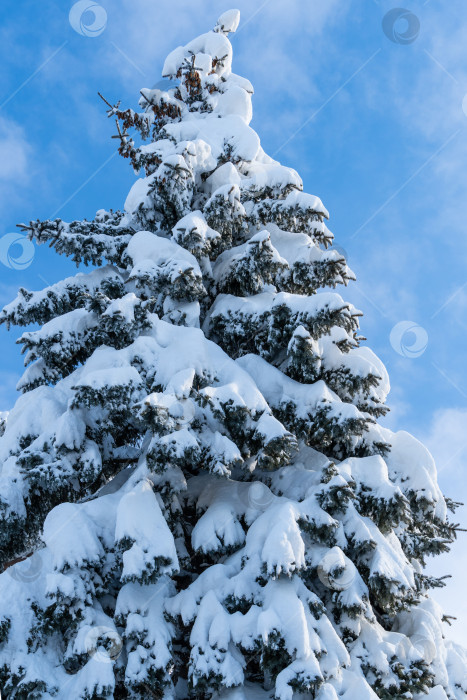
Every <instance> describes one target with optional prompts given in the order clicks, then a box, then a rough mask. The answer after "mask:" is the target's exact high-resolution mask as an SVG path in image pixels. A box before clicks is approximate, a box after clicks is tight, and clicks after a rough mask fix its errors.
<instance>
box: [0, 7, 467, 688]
mask: <svg viewBox="0 0 467 700" xmlns="http://www.w3.org/2000/svg"><path fill="white" fill-rule="evenodd" d="M238 21H239V13H238V11H236V10H233V11H229V12H227V13H225V14H224V15H222V17H221V18H220V19H219V20H218V23H217V25H216V26H215V28H214V30H213V31H211V32H208V33H207V34H204V35H202V36H200V37H198V38H197V39H195V40H194V41H192V42H191V43H189V44H187V45H186V46H184V47H180V48H178V49H176V50H175V51H174V52H173V53H171V54H170V55H169V57H168V59H167V61H166V63H165V66H164V71H163V73H164V75H165V76H167V77H169V78H170V79H172V80H173V81H176V82H177V86H176V87H173V88H172V89H169V90H168V91H167V92H162V91H160V90H149V89H145V90H142V91H141V99H140V107H141V111H140V112H134V111H133V110H131V109H128V110H122V109H121V108H120V106H119V105H117V106H111V105H110V104H108V106H109V116H111V117H115V118H116V121H117V125H118V136H119V138H120V148H119V151H120V153H121V155H122V156H124V157H125V158H128V159H129V160H130V161H131V164H132V165H133V167H134V169H135V171H136V173H137V174H138V175H139V176H140V177H139V179H137V181H136V183H135V185H134V186H133V188H132V189H131V192H130V194H129V196H128V198H127V200H126V203H125V206H124V210H123V211H117V212H113V211H111V212H105V211H99V212H98V213H97V215H96V218H95V219H94V220H93V221H86V220H84V221H75V222H73V223H65V222H63V221H61V220H60V219H58V220H55V221H44V222H40V221H36V222H31V223H30V225H29V226H25V227H24V228H25V229H26V230H27V231H28V232H29V235H30V237H31V238H33V239H35V240H36V241H37V242H38V243H43V242H46V241H49V243H50V245H51V246H52V247H53V248H55V250H56V251H57V252H58V253H60V254H65V255H67V256H69V257H71V258H72V259H73V260H75V261H76V263H77V264H79V263H82V262H84V263H86V264H91V265H92V268H93V269H92V271H91V272H89V273H86V274H83V273H80V274H77V275H76V276H75V277H70V278H68V279H66V280H64V281H62V282H60V283H58V284H54V285H52V286H50V287H48V288H47V289H45V290H43V291H41V292H29V291H26V290H25V289H20V291H19V295H18V297H17V299H16V300H15V301H14V302H13V303H11V304H10V305H8V306H7V307H5V309H4V310H3V312H2V316H1V321H3V322H4V323H6V324H7V325H9V324H19V325H29V324H31V323H36V324H39V326H40V328H39V330H35V331H28V332H25V333H24V334H23V336H22V337H21V338H20V340H19V342H20V343H21V345H22V347H23V350H24V351H25V353H26V364H27V365H28V368H27V369H26V372H25V374H24V376H23V378H22V379H21V381H20V384H19V389H20V390H21V391H22V392H23V395H22V396H21V397H20V398H19V399H18V401H17V403H16V406H15V407H14V409H13V410H12V411H11V412H10V414H9V416H8V422H7V423H6V424H5V428H4V427H3V424H2V428H1V431H3V429H4V434H3V436H2V437H1V438H0V463H1V465H2V471H1V483H0V494H1V501H0V506H1V528H0V534H1V550H2V556H3V560H4V565H5V566H6V570H5V572H4V573H3V574H2V575H1V576H0V677H1V692H2V697H3V698H21V699H23V698H28V699H29V698H52V697H53V698H60V699H62V700H65V699H66V700H68V699H69V698H72V699H73V700H74V699H80V698H82V699H85V698H86V699H89V698H104V697H110V698H141V699H142V698H144V699H147V698H152V697H154V698H164V699H166V700H169V699H173V698H217V699H219V700H220V699H223V700H253V699H254V700H260V699H264V700H265V699H266V698H277V699H280V700H291V699H292V698H294V699H298V698H302V699H307V698H316V699H318V700H337V699H338V698H342V699H343V700H370V698H381V699H384V700H388V699H389V698H422V697H423V698H424V697H427V696H426V693H428V697H429V698H431V699H432V700H443V699H444V700H446V698H449V699H451V700H453V699H456V700H460V699H461V698H465V697H466V694H467V676H466V670H465V669H466V667H467V654H466V652H464V651H463V650H462V649H461V648H459V647H457V646H456V645H453V644H450V643H447V642H446V641H445V640H444V637H443V629H442V622H443V615H442V612H440V610H439V608H438V607H437V605H436V604H435V603H434V602H432V601H431V600H430V598H429V597H428V594H427V591H428V590H429V589H430V588H431V587H433V586H437V585H441V584H442V582H441V581H439V580H434V579H433V578H430V577H429V576H427V575H425V574H424V564H425V560H426V557H427V556H429V555H436V554H439V553H441V552H443V551H446V549H447V548H448V546H449V544H450V543H451V542H452V541H453V539H454V538H455V535H456V527H455V526H454V525H452V524H451V523H450V522H449V520H448V518H447V510H448V509H451V510H453V509H454V507H455V504H454V503H452V502H451V501H448V500H446V499H444V498H443V496H442V494H441V493H440V490H439V488H438V486H437V482H436V470H435V467H434V464H433V460H432V458H431V456H430V454H429V453H428V451H427V450H426V449H425V448H424V447H423V446H422V445H421V444H420V443H418V442H417V441H416V440H415V439H414V438H413V437H411V436H410V435H408V434H407V433H404V432H399V433H396V434H393V433H391V432H390V431H388V430H386V429H383V428H382V427H380V426H379V425H378V423H377V419H378V417H380V416H381V415H383V414H384V412H385V411H386V408H385V399H386V395H387V393H388V390H389V383H388V378H387V374H386V371H385V368H384V367H383V365H382V364H381V362H380V361H379V360H378V359H377V358H376V357H375V355H374V354H373V353H372V352H371V350H369V349H368V348H367V347H362V346H361V345H360V341H361V337H359V335H358V317H359V316H360V313H359V312H358V311H357V310H356V309H355V308H353V307H352V305H351V304H349V303H347V302H345V301H344V300H343V299H342V297H341V296H340V295H339V294H338V293H336V292H335V291H332V290H334V288H335V287H336V286H337V285H342V284H344V285H345V284H347V282H348V281H349V280H352V279H354V276H353V274H352V272H351V271H350V270H349V268H348V267H347V265H346V262H345V260H344V259H343V258H342V256H341V255H340V254H338V253H337V252H336V251H333V250H332V247H331V248H330V246H331V244H332V234H331V233H330V232H329V230H328V229H327V227H326V224H325V220H326V219H327V217H328V214H327V212H326V210H325V208H324V207H323V205H322V203H321V201H320V200H319V199H318V198H317V197H314V196H311V195H308V194H305V193H304V192H303V191H302V182H301V180H300V177H299V176H298V174H297V173H296V172H295V171H294V170H291V169H290V168H285V167H283V166H281V165H280V164H279V163H277V162H276V161H274V160H272V159H271V158H270V157H269V156H267V155H266V154H265V153H264V151H263V150H262V149H261V147H260V142H259V139H258V136H257V135H256V133H255V132H254V131H253V130H252V129H251V128H250V126H249V122H250V120H251V114H252V112H251V95H252V92H253V89H252V87H251V84H250V83H249V82H248V80H245V79H243V78H240V77H239V76H237V75H235V74H234V73H232V71H231V61H232V48H231V45H230V42H229V40H228V38H227V35H228V34H229V33H230V32H234V31H235V29H236V28H237V25H238ZM131 130H133V132H134V133H137V134H139V136H140V137H142V145H141V141H140V139H137V140H136V141H134V140H133V139H132V138H131V136H130V135H129V132H130V131H131ZM323 290H324V291H323ZM31 553H32V554H31ZM23 557H25V558H24V560H22V561H19V562H18V563H15V564H14V565H12V564H11V562H12V561H14V560H17V559H21V558H23Z"/></svg>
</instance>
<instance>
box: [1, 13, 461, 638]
mask: <svg viewBox="0 0 467 700" xmlns="http://www.w3.org/2000/svg"><path fill="white" fill-rule="evenodd" d="M89 4H92V3H91V2H90V3H89ZM100 5H101V6H102V7H103V8H104V10H105V15H106V24H105V28H104V26H103V25H102V27H101V28H102V31H101V32H100V33H99V32H96V34H97V35H96V36H92V37H88V36H84V35H82V34H79V33H78V32H77V31H75V30H74V29H73V28H72V26H71V25H70V22H69V17H68V15H69V10H70V8H71V6H72V3H71V2H70V3H67V2H63V1H62V2H58V0H42V1H41V2H40V3H38V2H34V1H33V0H29V1H28V0H2V4H1V8H0V55H1V63H2V67H3V70H2V72H1V74H0V214H1V224H0V259H1V257H2V245H3V247H4V248H5V243H3V244H2V240H1V239H2V238H3V237H4V236H5V235H6V234H8V233H11V232H14V231H15V230H16V228H15V226H16V224H17V223H18V222H24V221H29V220H30V219H34V218H39V219H45V218H48V217H52V216H60V217H62V218H63V219H65V220H72V219H75V218H83V217H87V218H92V217H93V216H94V214H95V212H96V210H97V209H100V208H106V209H109V208H119V207H120V208H121V207H122V206H123V202H124V199H125V196H126V194H127V192H128V190H129V188H130V186H131V184H132V182H133V181H134V174H133V173H132V171H131V169H130V168H129V166H128V163H127V162H126V161H122V160H121V159H120V158H119V157H118V156H116V157H113V154H114V151H115V147H116V142H115V141H113V140H111V138H110V136H111V134H112V133H113V131H114V130H113V128H112V123H111V122H109V121H108V120H107V119H106V116H105V109H104V105H103V103H102V102H101V101H100V99H99V98H98V97H97V91H98V90H100V91H102V92H103V94H104V95H105V96H106V97H107V99H109V100H110V101H112V102H114V101H116V100H118V99H121V100H122V104H123V105H125V106H132V107H135V106H136V103H137V98H138V92H139V89H140V88H142V87H152V86H153V85H154V83H156V82H157V81H158V80H159V79H160V73H161V69H162V65H163V61H164V58H165V56H166V55H167V53H168V52H169V51H170V50H171V49H172V48H174V47H175V46H177V45H179V44H181V43H186V41H188V40H189V39H191V38H193V37H194V36H196V35H197V34H199V33H201V32H203V31H206V30H207V29H209V28H211V27H212V26H213V25H214V23H215V20H216V19H217V16H218V15H219V14H221V12H223V11H224V10H226V9H229V7H230V4H229V3H228V2H218V1H217V0H216V1H215V2H213V1H211V2H207V1H206V0H199V1H198V2H197V3H192V2H189V1H188V0H170V2H169V1H168V0H157V2H154V1H153V0H102V2H101V3H100ZM236 6H237V7H239V8H240V10H241V12H242V22H241V25H240V30H239V32H238V33H237V35H235V36H233V37H232V42H233V46H234V70H235V72H237V73H239V74H241V75H244V76H246V77H248V78H249V79H250V80H251V81H252V82H253V85H254V86H255V97H254V103H253V104H254V110H255V116H254V120H253V127H254V128H255V129H256V130H257V131H258V132H259V135H260V137H261V139H262V143H263V147H264V148H265V150H266V151H267V152H268V153H269V154H271V155H274V156H275V157H276V158H278V159H280V160H281V161H282V162H283V163H284V164H286V165H290V166H292V167H294V168H295V169H296V170H298V172H299V173H300V175H301V176H302V178H303V180H304V185H305V189H306V191H308V192H311V193H313V194H316V195H318V196H320V197H321V199H322V200H323V202H324V204H325V206H326V207H327V208H328V209H329V211H330V213H331V220H330V228H331V230H332V231H333V232H334V234H335V238H336V244H337V245H339V246H341V247H342V248H343V249H344V250H345V251H346V253H347V258H348V260H349V264H350V266H351V267H352V268H353V270H354V271H355V272H356V274H357V278H358V281H357V283H356V284H353V285H351V288H349V289H348V290H344V295H345V296H346V298H348V299H350V300H351V301H352V302H353V303H354V304H355V305H356V306H358V307H359V308H360V309H361V310H362V311H363V312H364V314H365V315H364V318H363V319H362V331H363V333H364V335H365V336H366V337H367V338H368V344H369V345H370V346H371V347H372V348H373V349H374V350H375V351H376V352H377V354H378V355H379V356H380V357H381V358H382V360H383V361H384V362H385V364H386V366H387V368H388V370H389V374H390V377H391V384H392V391H391V394H390V397H389V405H390V407H391V409H392V410H391V413H390V414H389V417H388V418H387V419H386V423H387V425H388V426H389V427H391V428H392V429H400V428H403V429H407V430H409V431H410V432H412V433H413V434H415V435H416V436H417V437H419V438H420V439H422V440H423V441H424V442H426V443H427V444H428V446H429V447H430V449H431V450H432V452H433V454H434V456H435V458H436V460H437V464H438V470H439V478H440V482H441V485H442V487H443V490H444V491H445V492H446V493H447V494H449V495H451V496H453V497H454V498H455V499H459V500H462V499H465V500H466V501H467V484H466V482H467V479H466V476H467V466H466V462H467V368H466V367H467V362H466V351H465V348H466V342H467V265H466V262H467V236H466V228H467V223H466V222H467V197H466V189H467V169H466V167H465V163H466V161H467V97H466V93H467V51H466V49H465V35H466V31H467V26H466V25H467V18H466V15H465V6H464V3H463V2H462V1H461V0H450V2H449V3H443V4H441V3H440V2H439V0H438V1H437V0H417V1H413V2H412V1H409V0H407V2H406V1H405V0H404V8H405V9H406V10H407V12H406V13H405V19H404V17H401V18H400V19H399V20H398V22H396V23H395V24H391V23H390V22H389V20H388V15H387V13H388V12H389V11H390V10H391V9H393V8H394V4H393V2H387V1H386V0H352V1H350V0H327V2H326V3H323V2H321V1H320V0H306V2H305V0H288V2H287V3H284V2H282V1H280V0H248V1H247V0H241V1H240V2H237V3H236ZM101 14H102V13H101ZM102 16H103V17H104V15H102ZM384 17H386V20H385V21H384V22H385V24H384V26H385V28H386V33H385V32H384V31H383V18H384ZM389 17H391V16H389ZM92 19H93V16H92V15H91V14H90V13H88V14H87V15H83V17H82V20H83V23H84V25H86V24H89V22H90V21H91V20H92ZM101 24H102V22H101ZM391 27H392V33H391V31H390V29H391ZM405 33H407V41H406V43H400V42H401V41H403V35H404V34H405ZM387 34H389V37H388V36H387ZM401 36H402V38H401ZM19 252H20V249H19V248H18V247H17V248H12V249H11V250H10V254H11V255H12V256H13V257H14V256H15V255H17V254H18V253H19ZM32 252H33V253H34V258H33V260H32V263H31V264H30V265H28V266H26V267H25V268H24V269H20V270H18V269H11V268H9V267H8V266H7V265H5V264H2V263H1V262H0V304H1V305H3V304H4V303H7V302H8V301H9V300H10V299H12V298H13V297H14V296H15V295H16V290H17V288H18V286H20V285H22V286H24V287H27V288H29V289H38V288H42V287H43V286H45V285H46V284H50V283H53V282H55V281H57V280H59V279H61V278H63V277H64V276H66V275H70V274H73V273H74V271H75V268H74V266H73V265H71V264H70V263H69V262H68V261H66V260H65V259H62V258H59V257H58V256H56V255H55V254H54V253H52V252H51V251H50V250H49V249H48V248H43V247H40V248H36V249H35V250H34V251H32ZM404 322H407V323H405V325H401V324H404ZM409 322H410V323H409ZM393 329H394V330H393ZM406 329H409V330H406ZM410 329H411V330H410ZM391 331H393V333H392V336H391V338H392V342H391V340H390V334H391ZM404 331H405V332H404ZM16 337H17V333H16V332H15V331H14V330H12V331H10V332H9V333H7V332H6V330H5V329H4V328H3V327H2V328H1V329H0V352H1V357H2V362H1V364H0V410H2V409H4V410H6V409H8V408H9V407H11V405H12V403H13V402H14V400H15V391H14V387H15V384H16V381H17V380H18V378H19V376H20V373H21V370H22V359H21V356H20V354H19V351H18V347H17V346H16V345H15V339H16ZM406 355H410V356H406ZM466 510H467V509H464V513H461V514H460V516H459V518H458V519H460V520H462V521H463V522H464V523H465V522H467V517H466V515H465V511H466ZM466 542H467V541H466V539H465V537H464V538H462V539H461V541H460V543H459V544H457V545H456V546H455V547H454V549H453V551H452V553H451V554H449V555H446V556H445V557H443V558H442V559H441V561H440V562H439V563H437V564H436V566H435V571H437V572H439V574H444V573H452V574H453V575H454V577H455V578H454V582H453V583H452V584H451V585H450V586H449V588H448V589H445V591H442V592H440V593H439V594H437V597H438V599H439V600H440V601H441V602H442V603H443V605H444V606H445V608H446V610H447V612H448V613H449V614H457V615H458V618H459V621H458V622H457V623H454V625H453V627H452V628H451V630H450V632H449V634H450V636H451V637H453V638H455V639H456V640H458V641H464V642H467V635H466V633H465V631H464V630H465V629H466V626H467V603H466V602H465V600H464V597H465V596H464V591H463V588H464V585H463V576H464V575H465V572H466V570H467V557H466V555H465V554H464V552H465V551H466V550H467V547H466Z"/></svg>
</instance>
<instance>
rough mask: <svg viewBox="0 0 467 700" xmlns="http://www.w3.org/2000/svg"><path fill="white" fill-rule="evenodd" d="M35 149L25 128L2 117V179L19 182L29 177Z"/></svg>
mask: <svg viewBox="0 0 467 700" xmlns="http://www.w3.org/2000/svg"><path fill="white" fill-rule="evenodd" d="M32 153H33V149H32V146H31V144H30V143H29V141H28V140H27V138H26V136H25V134H24V130H23V129H22V128H21V126H20V125H19V124H17V123H16V122H14V121H13V120H11V119H6V118H4V117H0V181H4V182H5V181H6V182H7V183H9V184H13V183H19V182H22V181H24V180H25V179H28V178H29V175H30V170H31V167H30V166H31V158H32Z"/></svg>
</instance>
